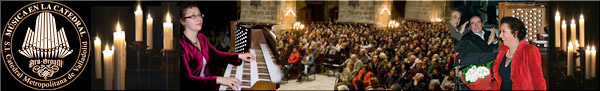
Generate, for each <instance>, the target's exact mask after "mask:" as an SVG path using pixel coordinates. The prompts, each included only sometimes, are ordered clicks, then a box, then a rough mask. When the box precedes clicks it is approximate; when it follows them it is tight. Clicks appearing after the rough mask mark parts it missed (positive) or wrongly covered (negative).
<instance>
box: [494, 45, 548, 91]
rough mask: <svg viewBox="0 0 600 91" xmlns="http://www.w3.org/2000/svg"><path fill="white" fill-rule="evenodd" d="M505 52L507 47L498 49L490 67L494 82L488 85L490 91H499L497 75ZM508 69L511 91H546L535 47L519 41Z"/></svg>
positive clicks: (499, 79)
mask: <svg viewBox="0 0 600 91" xmlns="http://www.w3.org/2000/svg"><path fill="white" fill-rule="evenodd" d="M507 50H508V46H506V45H503V46H501V47H500V48H499V49H498V55H497V56H496V59H495V60H494V64H493V65H492V70H493V78H494V79H496V80H494V81H492V83H491V84H490V89H491V90H500V86H501V83H502V78H501V77H500V74H498V69H499V67H500V63H501V62H502V58H503V57H504V54H506V52H507ZM510 67H511V69H510V74H511V75H510V79H511V80H512V81H513V84H512V90H546V81H545V80H544V75H543V73H542V60H541V57H540V51H539V49H538V48H537V47H536V46H533V45H530V44H527V42H526V41H525V40H521V41H520V43H519V45H518V47H517V50H516V51H515V53H514V54H513V59H512V62H511V65H510Z"/></svg>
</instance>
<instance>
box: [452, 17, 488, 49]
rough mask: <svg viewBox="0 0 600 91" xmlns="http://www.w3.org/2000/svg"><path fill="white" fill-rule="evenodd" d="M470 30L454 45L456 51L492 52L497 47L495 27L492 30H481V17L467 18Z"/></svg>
mask: <svg viewBox="0 0 600 91" xmlns="http://www.w3.org/2000/svg"><path fill="white" fill-rule="evenodd" d="M469 24H470V27H471V32H468V33H466V34H465V35H463V36H462V39H461V41H459V42H458V43H457V45H456V49H455V50H456V51H457V52H459V53H465V52H483V53H492V52H494V50H497V48H498V39H496V36H495V29H492V31H487V30H483V28H482V26H483V25H482V24H483V23H482V22H481V18H480V17H479V16H473V17H471V19H470V20H469Z"/></svg>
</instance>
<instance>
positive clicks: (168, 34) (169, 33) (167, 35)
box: [163, 13, 173, 50]
mask: <svg viewBox="0 0 600 91" xmlns="http://www.w3.org/2000/svg"><path fill="white" fill-rule="evenodd" d="M163 34H164V38H163V45H164V46H163V47H164V48H163V50H173V23H171V16H170V15H169V13H167V15H166V21H165V22H164V23H163Z"/></svg>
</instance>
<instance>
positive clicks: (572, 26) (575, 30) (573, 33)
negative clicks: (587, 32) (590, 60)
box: [569, 19, 579, 50]
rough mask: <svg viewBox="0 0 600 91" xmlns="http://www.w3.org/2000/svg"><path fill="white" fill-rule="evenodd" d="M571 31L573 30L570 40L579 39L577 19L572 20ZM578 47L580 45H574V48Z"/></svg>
mask: <svg viewBox="0 0 600 91" xmlns="http://www.w3.org/2000/svg"><path fill="white" fill-rule="evenodd" d="M570 32H571V39H570V40H569V41H571V42H575V41H577V35H576V34H577V26H576V25H575V19H572V20H571V31H570ZM577 47H579V46H576V45H573V49H574V50H577Z"/></svg>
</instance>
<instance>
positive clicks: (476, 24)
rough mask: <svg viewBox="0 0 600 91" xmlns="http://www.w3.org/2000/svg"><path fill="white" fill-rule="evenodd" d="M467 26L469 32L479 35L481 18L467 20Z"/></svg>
mask: <svg viewBox="0 0 600 91" xmlns="http://www.w3.org/2000/svg"><path fill="white" fill-rule="evenodd" d="M469 24H470V25H471V30H473V32H475V33H481V26H482V24H481V18H479V17H473V18H471V20H469Z"/></svg>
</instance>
